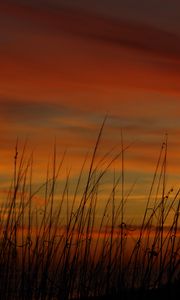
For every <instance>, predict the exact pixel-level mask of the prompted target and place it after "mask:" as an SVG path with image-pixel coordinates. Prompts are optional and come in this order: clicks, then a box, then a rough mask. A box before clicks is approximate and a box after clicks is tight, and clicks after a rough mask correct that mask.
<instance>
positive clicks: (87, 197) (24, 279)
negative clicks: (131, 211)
mask: <svg viewBox="0 0 180 300" xmlns="http://www.w3.org/2000/svg"><path fill="white" fill-rule="evenodd" d="M104 123H105V120H104V122H103V124H102V127H101V129H100V132H99V135H98V138H97V141H96V143H95V146H94V151H93V153H92V157H91V161H90V163H89V171H88V175H85V173H86V172H85V166H87V163H88V161H87V158H86V159H85V161H84V163H83V165H82V168H81V170H80V172H79V177H78V179H77V182H76V186H75V189H74V194H73V197H72V195H71V196H70V188H71V187H70V177H71V174H70V172H68V173H67V176H66V180H65V183H64V186H63V188H62V190H61V193H58V192H57V188H58V185H59V181H58V178H59V175H60V173H61V171H62V168H63V163H64V158H65V154H64V155H63V157H62V159H60V162H59V163H58V157H57V153H56V146H54V153H53V158H52V164H48V167H47V173H46V179H45V181H44V183H43V184H42V185H41V186H39V187H38V188H37V190H34V186H33V154H31V155H30V157H29V158H27V157H26V146H25V147H24V148H23V150H22V153H21V154H20V153H19V149H18V142H17V144H16V147H15V156H14V172H13V173H14V174H13V180H12V184H11V186H10V189H9V193H8V195H7V199H6V200H5V201H4V202H3V203H2V204H1V215H0V243H1V244H0V295H1V296H2V297H3V299H73V298H78V299H80V298H83V297H90V296H92V297H95V296H102V295H111V296H112V295H121V296H122V295H124V292H125V291H129V290H134V291H136V290H138V289H143V290H145V291H148V290H150V289H157V288H160V287H161V286H167V285H168V286H170V285H173V284H175V283H176V282H179V280H180V238H179V210H180V198H179V193H180V189H179V190H178V191H177V192H176V194H174V191H173V189H171V190H169V191H166V163H167V138H165V141H163V144H162V146H161V149H160V154H159V158H158V161H157V165H156V168H155V172H154V176H153V178H152V184H151V186H150V192H149V196H147V202H146V207H145V211H144V215H143V217H142V222H141V224H140V225H139V226H137V227H134V228H133V226H131V224H127V223H126V221H127V218H126V213H125V205H126V201H128V197H129V195H128V196H127V197H125V193H124V188H125V184H126V182H125V176H124V174H125V153H126V150H127V148H128V147H129V146H128V147H125V146H124V141H123V135H122V134H121V150H120V152H119V153H117V154H116V155H114V156H113V157H112V156H111V151H109V152H107V153H106V154H105V155H104V156H103V157H102V158H101V159H100V160H99V161H97V151H98V147H99V144H100V140H101V136H102V131H103V128H104ZM120 161H121V170H120V175H116V172H115V171H114V175H113V179H112V188H111V190H110V192H109V194H107V195H106V196H104V199H103V201H104V202H105V205H104V208H103V209H102V211H101V217H100V220H99V213H97V209H98V204H99V201H102V200H101V197H100V189H101V186H102V182H103V179H104V177H105V176H106V174H107V173H108V171H109V169H110V168H111V166H113V165H114V163H116V162H118V165H119V162H120ZM85 179H86V182H85V183H84V181H85ZM120 194H121V197H119V195H120ZM38 195H41V198H43V199H44V200H43V201H44V205H43V206H42V207H41V208H38V207H37V206H36V205H35V203H36V198H37V196H38ZM97 216H98V217H97ZM167 220H168V222H171V223H170V225H169V223H168V226H167Z"/></svg>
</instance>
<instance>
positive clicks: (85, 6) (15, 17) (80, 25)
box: [0, 0, 180, 197]
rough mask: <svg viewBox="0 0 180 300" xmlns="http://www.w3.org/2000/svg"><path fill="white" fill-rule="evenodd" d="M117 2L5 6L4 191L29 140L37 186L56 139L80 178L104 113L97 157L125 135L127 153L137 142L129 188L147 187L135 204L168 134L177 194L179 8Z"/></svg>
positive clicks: (129, 160)
mask: <svg viewBox="0 0 180 300" xmlns="http://www.w3.org/2000/svg"><path fill="white" fill-rule="evenodd" d="M67 2H68V3H67ZM120 2H121V1H115V0H113V1H111V4H110V3H109V2H108V1H104V2H103V1H98V3H97V4H96V5H95V3H96V1H95V2H94V0H93V1H91V4H90V2H88V1H87V2H86V1H80V0H78V1H75V3H74V1H61V0H59V1H58V0H53V1H50V0H46V1H38V3H37V1H34V0H33V1H21V0H16V1H9V0H8V1H4V3H1V4H0V23H1V26H0V60H1V61H0V62H1V68H0V135H1V139H0V146H1V147H0V157H1V159H0V160H1V170H0V173H1V178H2V179H1V182H2V188H3V189H4V188H5V189H6V188H7V186H8V178H9V173H10V171H11V167H10V166H12V163H13V151H14V145H15V140H16V137H17V136H18V137H19V140H20V141H21V142H20V144H23V141H24V140H25V139H26V138H28V140H29V151H31V149H33V150H34V152H35V154H34V156H35V162H36V164H37V165H36V167H35V169H38V170H39V171H37V172H36V173H37V174H38V181H40V180H41V178H42V177H43V175H41V171H42V170H43V172H44V169H45V165H46V162H47V159H48V157H49V154H50V153H51V150H52V148H53V142H54V138H55V137H56V141H57V147H58V151H59V153H60V154H62V153H63V151H64V150H66V149H67V150H68V152H67V158H66V161H65V163H66V164H67V165H68V167H70V166H72V171H71V172H72V174H73V176H74V177H75V178H76V176H77V174H78V170H79V166H80V165H81V164H82V162H83V159H84V156H85V155H86V153H87V152H88V151H89V150H90V149H92V148H93V145H94V143H95V140H96V137H97V134H98V131H99V128H100V126H101V123H102V120H103V118H104V116H105V114H106V113H107V114H108V116H109V117H108V120H107V122H106V126H105V129H104V134H103V138H102V146H100V149H99V152H98V156H99V157H101V155H103V153H104V152H105V151H107V150H108V149H111V148H112V147H113V146H114V145H116V147H117V148H116V149H117V152H118V151H119V149H120V147H121V146H120V144H121V138H120V132H121V128H122V129H123V132H124V143H125V145H128V144H129V143H131V142H132V143H133V145H132V146H131V147H130V149H128V150H127V154H126V155H125V156H126V157H125V158H126V161H125V168H126V173H127V174H126V180H127V186H128V188H129V185H130V184H131V183H132V181H133V180H134V181H135V180H136V179H137V177H138V180H139V182H140V183H141V184H140V183H138V187H137V189H136V191H135V196H137V195H139V196H140V197H142V196H144V194H145V192H147V191H148V190H149V186H150V182H151V179H152V175H153V170H154V168H155V164H156V161H157V158H158V153H159V150H160V147H161V142H162V140H163V137H164V134H165V132H167V133H168V151H169V152H168V172H169V173H168V174H169V175H168V184H167V186H168V187H171V186H172V185H173V186H175V187H178V184H179V180H180V177H179V171H180V167H179V166H180V156H179V150H180V142H179V137H180V100H179V98H180V21H179V20H180V19H179V18H178V11H180V4H179V1H173V4H172V3H171V6H169V1H163V0H158V1H154V0H153V1H151V5H150V3H147V2H146V3H144V1H139V2H138V3H136V7H134V4H133V1H130V0H128V1H126V4H122V3H120ZM157 2H158V3H157ZM162 5H163V9H161V10H160V9H159V8H158V7H162ZM118 168H119V165H118V163H117V169H118ZM40 170H41V171H40ZM132 178H133V179H132ZM145 184H146V186H145ZM128 188H127V189H128Z"/></svg>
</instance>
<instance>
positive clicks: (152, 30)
mask: <svg viewBox="0 0 180 300" xmlns="http://www.w3.org/2000/svg"><path fill="white" fill-rule="evenodd" d="M0 8H1V14H6V15H10V16H12V17H15V19H14V22H20V21H21V22H22V26H23V22H26V24H27V22H28V21H29V22H32V24H33V26H35V27H37V28H38V27H39V26H40V27H42V28H41V29H42V30H46V32H48V30H50V31H51V32H53V33H55V32H56V34H62V33H66V34H71V35H73V36H79V37H81V38H84V39H91V40H92V41H96V42H97V41H98V42H101V43H108V44H110V45H115V46H121V47H127V48H129V49H132V50H137V51H142V52H145V53H148V54H154V55H158V56H160V57H168V58H171V59H176V60H179V59H180V37H179V36H178V35H176V34H173V33H170V32H167V31H165V30H163V29H158V28H156V27H154V26H152V25H148V24H144V23H138V22H137V21H133V20H126V21H125V20H115V19H113V18H112V17H108V16H102V15H100V14H96V13H92V12H88V11H86V12H85V11H84V10H81V9H77V8H72V7H65V6H58V7H54V6H51V7H50V6H48V5H44V6H43V5H42V6H35V5H28V4H27V2H26V4H21V3H18V4H17V3H16V4H11V5H8V4H0Z"/></svg>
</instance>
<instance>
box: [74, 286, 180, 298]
mask: <svg viewBox="0 0 180 300" xmlns="http://www.w3.org/2000/svg"><path fill="white" fill-rule="evenodd" d="M80 299H81V300H111V299H112V300H118V299H120V300H151V299H152V300H160V299H163V300H165V299H169V300H173V299H180V286H179V285H178V284H176V285H175V286H174V285H173V286H169V287H162V288H159V289H153V290H148V291H147V290H146V291H145V290H143V289H141V290H135V291H123V292H121V293H120V294H119V295H112V294H110V295H106V296H102V297H88V298H87V297H84V298H80Z"/></svg>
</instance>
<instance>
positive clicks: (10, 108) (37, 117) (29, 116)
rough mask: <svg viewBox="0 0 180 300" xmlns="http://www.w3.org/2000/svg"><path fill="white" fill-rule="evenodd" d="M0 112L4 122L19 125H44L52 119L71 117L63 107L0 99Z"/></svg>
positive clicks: (70, 111) (68, 110) (70, 112)
mask: <svg viewBox="0 0 180 300" xmlns="http://www.w3.org/2000/svg"><path fill="white" fill-rule="evenodd" d="M0 112H1V116H3V118H4V119H6V120H11V121H16V122H20V123H35V124H37V123H44V122H48V121H49V120H51V118H52V117H57V116H58V117H60V116H64V115H72V113H73V111H72V110H71V109H70V108H68V107H65V106H63V105H58V104H51V103H40V102H34V101H33V102H28V101H26V102H20V101H17V100H9V99H8V100H3V99H0Z"/></svg>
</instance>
